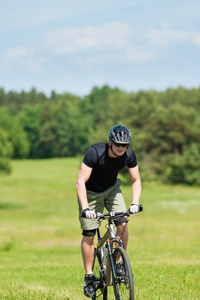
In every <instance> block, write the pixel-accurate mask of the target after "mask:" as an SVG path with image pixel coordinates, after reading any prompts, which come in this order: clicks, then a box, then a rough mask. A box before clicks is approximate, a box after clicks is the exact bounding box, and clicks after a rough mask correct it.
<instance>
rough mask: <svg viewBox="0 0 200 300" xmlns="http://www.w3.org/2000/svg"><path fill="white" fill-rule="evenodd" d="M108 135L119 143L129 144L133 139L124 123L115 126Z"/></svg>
mask: <svg viewBox="0 0 200 300" xmlns="http://www.w3.org/2000/svg"><path fill="white" fill-rule="evenodd" d="M108 136H109V138H110V140H111V141H113V142H114V143H119V144H129V143H130V141H131V139H132V136H131V132H130V130H129V129H128V128H127V127H125V126H123V125H115V126H113V127H112V128H111V129H110V131H109V134H108Z"/></svg>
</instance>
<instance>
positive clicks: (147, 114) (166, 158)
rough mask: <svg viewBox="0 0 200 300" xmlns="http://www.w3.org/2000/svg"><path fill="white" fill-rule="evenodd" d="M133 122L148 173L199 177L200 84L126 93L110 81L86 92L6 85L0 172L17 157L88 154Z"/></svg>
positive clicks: (181, 179)
mask: <svg viewBox="0 0 200 300" xmlns="http://www.w3.org/2000/svg"><path fill="white" fill-rule="evenodd" d="M116 124H123V125H125V126H127V127H128V128H129V129H130V130H131V133H132V136H133V139H132V142H131V147H132V148H133V149H134V151H135V153H136V155H137V158H138V164H139V167H140V171H141V176H142V179H143V180H146V181H151V180H158V181H162V182H172V183H186V184H197V185H198V184H200V134H199V133H200V88H194V89H186V88H183V87H178V88H175V89H172V88H169V89H167V90H165V91H153V90H149V91H138V92H131V93H128V92H125V91H122V90H120V89H118V88H110V87H109V86H107V85H105V86H102V87H94V88H93V89H92V90H91V92H90V94H88V95H86V96H83V97H79V96H76V95H72V94H70V93H63V94H57V93H56V92H54V91H52V92H51V95H50V96H49V97H48V96H46V95H45V94H44V93H41V92H37V91H36V89H34V88H33V89H31V90H30V91H29V92H25V91H21V92H15V91H9V92H5V91H4V89H3V88H1V89H0V173H7V174H9V173H10V172H11V171H12V159H25V158H26V159H45V158H53V157H70V156H81V157H82V156H83V155H84V153H85V151H86V150H87V148H88V147H89V146H90V145H91V144H93V143H97V142H107V141H108V131H109V129H110V128H111V127H112V126H114V125H116Z"/></svg>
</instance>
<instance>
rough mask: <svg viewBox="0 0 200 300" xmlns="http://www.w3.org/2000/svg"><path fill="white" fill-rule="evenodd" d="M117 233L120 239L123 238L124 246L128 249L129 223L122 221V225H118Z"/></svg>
mask: <svg viewBox="0 0 200 300" xmlns="http://www.w3.org/2000/svg"><path fill="white" fill-rule="evenodd" d="M122 226H123V227H122ZM116 235H117V238H118V239H121V240H122V241H123V244H124V248H125V250H126V249H127V245H128V226H127V223H122V224H121V225H118V226H117V232H116Z"/></svg>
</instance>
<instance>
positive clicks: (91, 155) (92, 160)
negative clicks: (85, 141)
mask: <svg viewBox="0 0 200 300" xmlns="http://www.w3.org/2000/svg"><path fill="white" fill-rule="evenodd" d="M97 161H98V156H97V151H96V149H95V148H94V147H92V146H91V147H90V148H89V149H88V150H87V152H86V154H85V157H84V159H83V163H84V164H86V166H88V167H90V168H93V166H94V165H95V164H96V163H97Z"/></svg>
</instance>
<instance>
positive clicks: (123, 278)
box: [113, 247, 134, 300]
mask: <svg viewBox="0 0 200 300" xmlns="http://www.w3.org/2000/svg"><path fill="white" fill-rule="evenodd" d="M113 260H114V265H115V270H116V275H117V279H118V282H117V283H115V282H114V280H113V289H114V294H115V299H118V300H122V299H123V300H125V299H126V300H134V282H133V273H132V270H131V265H130V261H129V258H128V255H127V253H126V251H125V249H124V248H122V247H117V248H116V249H115V251H114V253H113ZM118 262H120V263H121V268H120V272H119V270H118V269H117V268H116V265H117V264H118Z"/></svg>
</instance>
